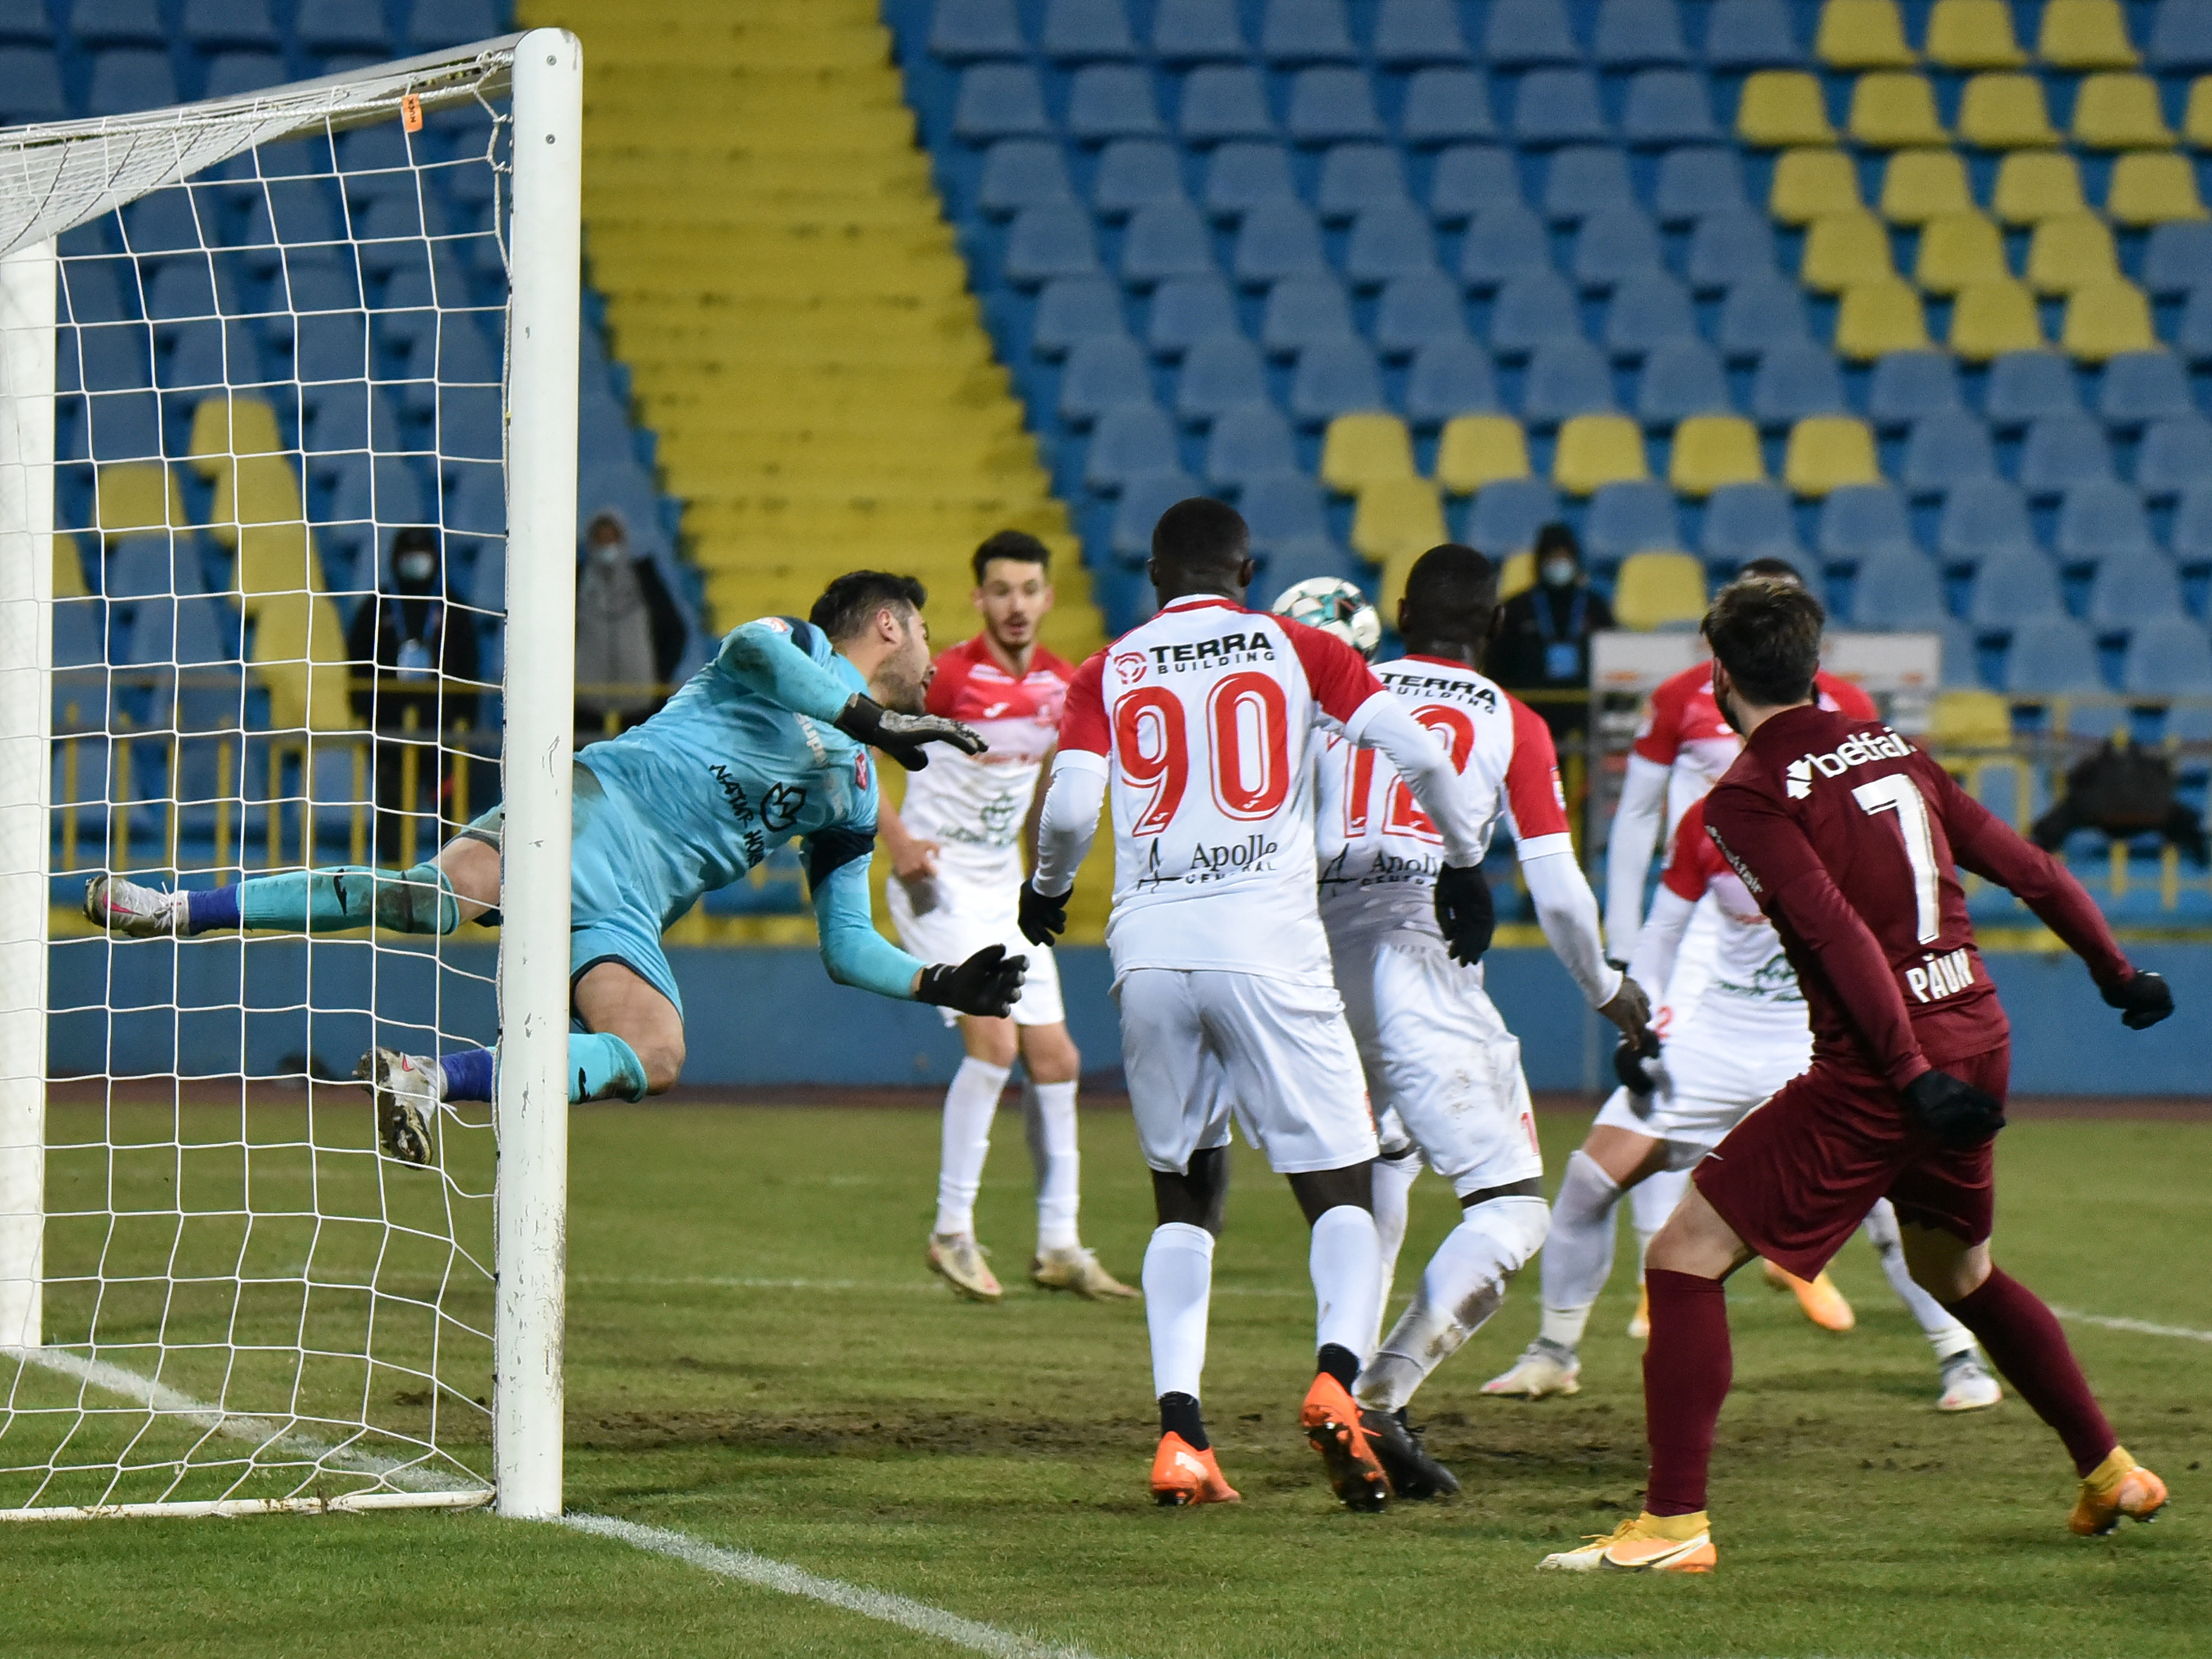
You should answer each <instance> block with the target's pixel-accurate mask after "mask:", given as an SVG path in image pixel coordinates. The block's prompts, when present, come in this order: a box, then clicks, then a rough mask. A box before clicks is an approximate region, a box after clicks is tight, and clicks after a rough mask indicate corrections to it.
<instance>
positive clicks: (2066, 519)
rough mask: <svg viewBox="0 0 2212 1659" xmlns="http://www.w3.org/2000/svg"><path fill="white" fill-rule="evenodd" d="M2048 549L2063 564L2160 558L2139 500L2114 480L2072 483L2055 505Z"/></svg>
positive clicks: (2129, 490)
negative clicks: (2055, 513)
mask: <svg viewBox="0 0 2212 1659" xmlns="http://www.w3.org/2000/svg"><path fill="white" fill-rule="evenodd" d="M2051 550H2052V551H2053V552H2054V553H2056V554H2057V556H2058V558H2059V562H2061V563H2063V564H2088V563H2093V562H2100V561H2102V560H2104V559H2105V558H2106V557H2108V556H2110V557H2116V556H2122V555H2126V556H2141V557H2143V558H2147V559H2148V558H2162V557H2163V555H2161V554H2160V552H2159V549H2158V543H2157V542H2156V541H2155V540H2154V539H2153V538H2152V537H2151V533H2150V520H2149V519H2148V518H2147V517H2146V516H2145V515H2144V513H2143V505H2142V496H2140V495H2137V494H2136V492H2135V489H2134V488H2133V487H2132V486H2131V485H2129V484H2124V483H2121V482H2120V481H2119V480H2118V479H2117V478H2100V479H2097V480H2095V481H2093V483H2081V484H2075V486H2074V488H2073V489H2069V490H2068V491H2067V492H2066V496H2065V499H2064V500H2063V501H2061V502H2060V503H2059V505H2058V527H2057V530H2056V531H2055V532H2052V535H2051Z"/></svg>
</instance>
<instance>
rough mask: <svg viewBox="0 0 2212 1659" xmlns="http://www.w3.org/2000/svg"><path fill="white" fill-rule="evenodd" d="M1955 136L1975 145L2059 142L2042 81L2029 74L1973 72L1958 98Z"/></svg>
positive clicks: (2021, 146)
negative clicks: (1974, 74) (1957, 120)
mask: <svg viewBox="0 0 2212 1659" xmlns="http://www.w3.org/2000/svg"><path fill="white" fill-rule="evenodd" d="M1959 137H1960V140H1961V141H1962V142H1963V143H1969V144H1972V145H1973V146H1975V147H1976V148H1977V149H2031V148H2040V147H2042V146H2044V145H2046V144H2055V143H2058V142H2059V139H2060V137H2061V134H2060V133H2059V131H2058V129H2057V127H2054V126H2052V125H2051V106H2050V104H2049V103H2048V102H2046V101H2045V98H2044V95H2043V82H2042V80H2041V78H2040V77H2039V76H2033V75H1977V76H1974V78H1973V79H1972V80H1971V81H1969V82H1966V91H1965V93H1964V94H1961V95H1960V100H1959Z"/></svg>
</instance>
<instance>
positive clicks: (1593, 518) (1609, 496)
mask: <svg viewBox="0 0 2212 1659" xmlns="http://www.w3.org/2000/svg"><path fill="white" fill-rule="evenodd" d="M1681 545H1682V532H1681V527H1680V526H1679V525H1677V524H1676V523H1675V521H1674V491H1673V490H1671V489H1668V488H1667V486H1666V485H1665V484H1662V483H1654V482H1652V481H1650V480H1649V479H1645V480H1642V481H1639V482H1636V483H1609V484H1601V485H1600V486H1599V488H1598V490H1597V493H1596V494H1595V495H1592V496H1591V497H1590V504H1589V515H1588V516H1587V517H1586V518H1585V519H1584V520H1583V552H1585V553H1586V554H1588V555H1589V556H1590V558H1591V559H1593V560H1595V561H1598V562H1602V563H1607V564H1612V563H1615V562H1618V561H1620V560H1622V559H1625V558H1626V557H1627V556H1629V555H1630V554H1632V553H1671V552H1673V551H1674V550H1677V549H1679V548H1680V546H1681Z"/></svg>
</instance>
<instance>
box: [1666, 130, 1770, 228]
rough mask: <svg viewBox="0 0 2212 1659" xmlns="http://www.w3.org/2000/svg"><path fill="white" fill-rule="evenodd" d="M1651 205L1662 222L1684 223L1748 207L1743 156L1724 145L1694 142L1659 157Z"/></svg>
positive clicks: (1749, 203)
mask: <svg viewBox="0 0 2212 1659" xmlns="http://www.w3.org/2000/svg"><path fill="white" fill-rule="evenodd" d="M1651 206H1652V210H1653V211H1655V212H1656V213H1657V214H1658V216H1659V221H1660V222H1661V223H1662V224H1668V225H1684V224H1687V223H1689V222H1691V221H1692V220H1693V219H1702V218H1703V217H1705V215H1706V214H1708V213H1719V212H1723V211H1726V210H1739V209H1741V210H1748V209H1749V208H1750V206H1751V198H1750V197H1748V196H1747V195H1746V194H1745V193H1744V185H1743V158H1742V156H1741V155H1738V154H1737V152H1736V151H1735V150H1734V149H1730V148H1729V147H1728V146H1726V145H1723V144H1690V145H1685V146H1683V147H1682V148H1680V149H1670V150H1668V152H1667V153H1666V155H1662V156H1661V157H1660V158H1659V177H1658V179H1657V181H1656V183H1655V184H1654V185H1653V186H1652V191H1651Z"/></svg>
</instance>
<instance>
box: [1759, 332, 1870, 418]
mask: <svg viewBox="0 0 2212 1659" xmlns="http://www.w3.org/2000/svg"><path fill="white" fill-rule="evenodd" d="M1848 407H1850V405H1849V404H1847V403H1846V402H1845V401H1844V377H1843V375H1842V374H1840V373H1838V370H1837V368H1836V359H1835V356H1834V354H1833V353H1832V352H1830V351H1829V349H1827V347H1826V346H1824V345H1815V344H1814V343H1813V342H1812V341H1810V340H1784V342H1782V343H1780V344H1779V345H1777V346H1776V347H1774V348H1773V349H1771V350H1770V351H1769V352H1767V354H1766V355H1765V356H1763V357H1761V358H1760V359H1759V371H1758V373H1757V374H1753V376H1752V380H1751V417H1752V419H1753V420H1754V421H1757V422H1759V425H1761V426H1763V427H1765V428H1768V429H1769V430H1771V431H1778V430H1780V429H1781V428H1784V427H1787V426H1790V425H1791V424H1792V423H1794V422H1798V421H1802V420H1803V419H1804V418H1805V417H1806V416H1808V415H1833V414H1836V413H1838V412H1839V411H1841V410H1844V409H1847V408H1848Z"/></svg>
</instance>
